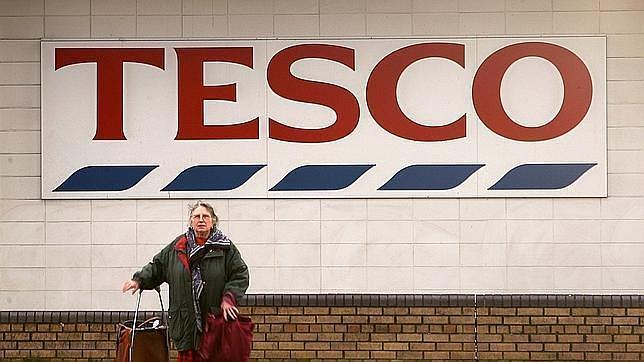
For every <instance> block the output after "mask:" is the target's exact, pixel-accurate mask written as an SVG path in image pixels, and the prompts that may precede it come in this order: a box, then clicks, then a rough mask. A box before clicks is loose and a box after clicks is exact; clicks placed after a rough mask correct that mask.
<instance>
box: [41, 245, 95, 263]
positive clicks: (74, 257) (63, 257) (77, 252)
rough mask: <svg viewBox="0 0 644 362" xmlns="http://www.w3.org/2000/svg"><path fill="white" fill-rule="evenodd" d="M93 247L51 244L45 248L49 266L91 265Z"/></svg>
mask: <svg viewBox="0 0 644 362" xmlns="http://www.w3.org/2000/svg"><path fill="white" fill-rule="evenodd" d="M90 253H91V247H90V246H87V245H74V246H50V245H47V246H46V247H45V249H44V254H45V258H46V259H47V263H46V266H47V267H48V268H67V267H90V266H91V265H92V264H91V257H90Z"/></svg>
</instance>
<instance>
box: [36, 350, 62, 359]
mask: <svg viewBox="0 0 644 362" xmlns="http://www.w3.org/2000/svg"><path fill="white" fill-rule="evenodd" d="M31 357H40V358H55V357H56V351H54V350H47V349H42V350H32V351H31Z"/></svg>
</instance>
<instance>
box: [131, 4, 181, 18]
mask: <svg viewBox="0 0 644 362" xmlns="http://www.w3.org/2000/svg"><path fill="white" fill-rule="evenodd" d="M181 2H182V1H181V0H138V1H137V13H138V14H139V15H180V14H181V8H182V7H181Z"/></svg>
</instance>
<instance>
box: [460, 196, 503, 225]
mask: <svg viewBox="0 0 644 362" xmlns="http://www.w3.org/2000/svg"><path fill="white" fill-rule="evenodd" d="M459 209H460V216H461V219H463V220H489V219H502V218H505V216H506V206H505V200H504V199H461V200H460V201H459Z"/></svg>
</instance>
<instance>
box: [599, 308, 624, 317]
mask: <svg viewBox="0 0 644 362" xmlns="http://www.w3.org/2000/svg"><path fill="white" fill-rule="evenodd" d="M599 315H602V316H605V315H610V316H622V315H626V308H599Z"/></svg>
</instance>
